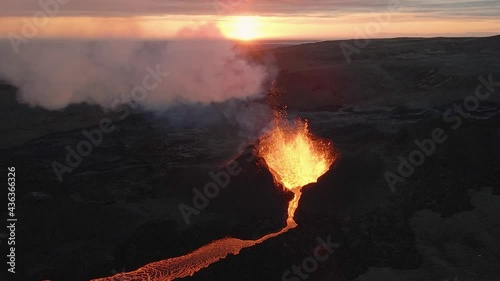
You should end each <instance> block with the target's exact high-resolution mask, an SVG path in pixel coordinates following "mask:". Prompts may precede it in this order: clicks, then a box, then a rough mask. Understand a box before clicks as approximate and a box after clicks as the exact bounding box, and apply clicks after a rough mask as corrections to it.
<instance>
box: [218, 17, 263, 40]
mask: <svg viewBox="0 0 500 281" xmlns="http://www.w3.org/2000/svg"><path fill="white" fill-rule="evenodd" d="M260 25H261V23H260V20H259V17H257V16H237V17H233V18H232V19H231V20H230V21H229V22H228V23H227V25H226V28H224V29H225V30H224V31H225V32H224V33H225V34H226V36H227V37H229V38H233V39H237V40H241V41H251V40H255V39H258V38H259V37H260V36H261V34H260V32H259V27H260Z"/></svg>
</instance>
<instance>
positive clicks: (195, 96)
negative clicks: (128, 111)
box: [0, 24, 268, 112]
mask: <svg viewBox="0 0 500 281" xmlns="http://www.w3.org/2000/svg"><path fill="white" fill-rule="evenodd" d="M178 37H179V38H180V39H179V40H176V41H172V42H141V41H119V40H113V41H93V42H84V41H54V40H51V41H33V42H30V43H28V44H26V45H25V46H23V47H22V48H21V51H20V52H19V54H17V55H16V54H14V52H13V51H12V50H11V49H10V46H6V45H2V47H1V48H3V49H0V54H2V56H3V57H4V58H5V59H2V61H1V62H0V77H2V78H4V79H6V80H7V81H8V82H10V83H12V84H13V85H15V86H16V87H18V89H19V90H18V99H19V101H20V102H23V103H27V104H29V105H31V106H41V107H43V108H46V109H50V110H57V109H63V108H64V107H66V106H68V105H70V104H75V103H82V102H87V103H89V104H97V105H100V106H102V107H104V108H110V107H111V105H112V102H113V100H116V99H119V98H120V97H121V96H122V95H123V94H130V92H131V90H132V89H133V88H134V87H135V86H140V85H142V84H143V80H144V77H145V76H146V75H147V74H148V71H147V70H146V69H147V68H148V67H149V68H151V69H156V70H159V71H160V72H161V73H168V77H165V79H163V80H162V82H161V83H159V84H158V86H157V87H155V88H153V89H152V90H151V91H150V92H149V94H148V95H147V98H146V99H145V100H144V101H142V102H140V105H141V106H142V107H143V108H144V109H146V110H150V111H155V112H161V111H164V110H166V109H168V108H169V107H171V106H173V105H178V104H203V105H206V104H210V103H222V102H225V101H228V100H231V99H238V100H247V99H252V98H256V97H259V95H261V93H262V85H263V83H264V82H265V81H266V79H267V77H268V73H267V68H266V67H265V66H263V65H258V64H255V63H252V62H249V61H248V60H246V59H245V58H243V57H242V56H241V54H239V53H238V51H237V50H236V49H235V47H234V43H233V42H231V41H229V40H226V39H224V38H223V36H222V35H221V33H220V32H219V30H218V29H217V27H216V26H215V25H213V24H205V25H201V26H197V27H191V28H185V29H183V30H181V31H180V32H179V36H178ZM200 38H201V39H200Z"/></svg>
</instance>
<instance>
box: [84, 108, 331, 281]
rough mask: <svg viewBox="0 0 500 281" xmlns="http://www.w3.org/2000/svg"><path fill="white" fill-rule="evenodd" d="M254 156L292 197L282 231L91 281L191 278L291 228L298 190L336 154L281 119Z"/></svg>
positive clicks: (302, 126) (301, 126) (298, 124)
mask: <svg viewBox="0 0 500 281" xmlns="http://www.w3.org/2000/svg"><path fill="white" fill-rule="evenodd" d="M258 154H259V156H260V157H262V159H263V160H264V162H265V164H266V165H267V167H268V168H269V170H270V171H271V173H272V175H273V178H274V181H275V182H276V183H277V184H279V185H281V186H283V187H284V188H286V189H287V190H289V191H291V192H293V193H294V198H293V199H292V201H291V202H290V203H289V205H288V218H287V221H286V222H287V224H286V227H284V228H283V229H281V230H280V231H278V232H275V233H271V234H268V235H265V236H264V237H261V238H259V239H257V240H241V239H237V238H223V239H220V240H216V241H214V242H212V243H210V244H207V245H205V246H203V247H201V248H199V249H197V250H195V251H193V252H191V253H189V254H186V255H184V256H180V257H175V258H170V259H166V260H162V261H158V262H154V263H150V264H148V265H146V266H144V267H141V268H139V269H138V270H136V271H132V272H128V273H121V274H117V275H115V276H112V277H107V278H102V279H95V280H93V281H97V280H99V281H113V280H128V281H142V280H155V281H170V280H174V279H177V278H183V277H187V276H192V275H193V274H195V273H196V272H198V271H200V270H201V269H203V268H206V267H208V266H210V265H211V264H213V263H215V262H217V261H219V260H221V259H224V258H225V257H227V256H228V255H229V254H233V255H237V254H238V253H239V252H240V251H241V250H242V249H244V248H248V247H252V246H254V245H257V244H260V243H262V242H264V241H266V240H268V239H270V238H273V237H276V236H278V235H280V234H282V233H285V232H287V231H288V230H290V229H292V228H295V227H296V226H297V223H296V222H295V220H294V215H295V211H296V209H297V207H298V205H299V200H300V197H301V195H302V192H301V189H302V187H303V186H305V185H307V184H310V183H314V182H316V181H317V180H318V178H319V177H320V176H322V175H323V174H324V173H326V172H327V171H328V170H329V169H330V166H331V165H332V164H333V163H334V162H335V160H336V159H337V157H338V154H337V153H336V152H335V151H334V149H333V147H332V145H331V144H330V143H329V142H327V141H324V140H322V139H319V138H317V137H315V136H313V135H312V134H311V133H309V129H308V125H307V122H305V121H302V120H297V121H295V122H292V123H290V122H288V121H285V118H283V117H277V118H276V120H275V126H274V128H273V129H272V130H271V131H270V132H269V133H268V134H267V135H266V136H264V138H262V139H261V141H260V143H259V147H258Z"/></svg>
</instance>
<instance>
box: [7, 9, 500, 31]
mask: <svg viewBox="0 0 500 281" xmlns="http://www.w3.org/2000/svg"><path fill="white" fill-rule="evenodd" d="M0 7H1V9H0V37H2V38H13V37H16V36H20V37H22V38H26V37H28V38H32V37H36V38H147V39H169V38H176V37H182V36H184V35H185V34H186V32H182V30H184V31H185V30H186V27H190V26H196V25H198V24H200V23H207V22H208V23H216V24H217V26H219V28H220V30H221V32H222V33H223V34H224V35H225V36H227V37H230V38H234V39H241V40H251V39H346V38H359V37H364V38H365V37H370V38H381V37H401V36H418V37H433V36H489V35H496V34H499V33H500V1H499V0H458V1H457V0H273V1H270V0H15V1H11V0H0ZM180 30H181V32H179V31H180ZM16 38H19V37H16Z"/></svg>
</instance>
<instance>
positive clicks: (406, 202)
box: [0, 37, 500, 281]
mask: <svg viewBox="0 0 500 281" xmlns="http://www.w3.org/2000/svg"><path fill="white" fill-rule="evenodd" d="M346 42H348V43H350V44H354V43H353V42H350V41H346ZM339 43H340V42H339V41H330V42H319V43H312V44H304V45H298V46H290V47H283V48H276V49H265V50H261V51H254V52H252V56H253V58H254V59H256V60H261V61H265V62H268V63H269V62H272V63H273V64H275V65H276V66H277V69H279V75H278V77H277V82H276V83H277V85H276V86H277V87H278V88H279V89H280V91H281V92H282V95H281V97H280V103H281V104H282V105H287V106H288V112H289V115H290V117H291V118H292V117H295V116H300V117H302V118H306V119H308V120H309V122H310V127H311V130H312V132H313V133H315V134H316V135H318V136H321V137H324V138H328V139H330V140H332V141H333V142H334V143H335V144H336V146H337V148H338V149H339V150H340V151H341V153H342V159H341V160H340V161H339V162H338V163H336V166H335V168H332V169H331V170H330V171H329V172H328V173H327V174H325V175H324V176H323V177H322V178H320V180H319V182H318V183H316V184H311V185H309V186H307V187H305V191H304V195H303V197H302V200H301V202H300V205H299V208H298V211H297V215H296V221H297V222H298V224H299V226H298V227H297V228H296V229H293V230H291V231H289V232H288V233H285V234H283V235H281V236H279V237H277V238H274V239H271V240H269V241H266V242H264V243H263V244H260V245H257V246H255V247H253V248H249V249H245V250H243V251H242V252H241V253H240V254H239V255H237V256H230V257H228V258H227V259H225V260H223V261H221V262H219V263H216V264H214V265H212V266H211V267H209V268H208V269H205V270H202V271H200V272H199V273H197V274H195V275H194V276H193V277H189V278H185V279H184V280H209V281H223V280H231V281H234V280H239V281H243V280H251V281H271V280H282V274H283V273H284V272H285V271H286V270H289V269H291V268H292V266H293V265H299V264H301V263H302V261H303V260H304V259H305V258H306V257H308V256H310V255H311V253H312V252H313V250H314V249H315V247H316V246H317V245H318V244H317V241H316V238H318V237H322V238H326V237H327V236H328V235H331V237H332V240H333V241H335V242H336V243H338V244H340V246H339V247H338V248H337V249H336V251H335V252H334V254H333V255H332V256H330V257H329V259H328V260H326V261H324V262H322V263H320V265H319V268H318V270H317V271H315V272H314V273H312V274H311V276H310V277H309V279H308V280H315V281H320V280H321V281H323V280H324V281H331V280H336V281H340V280H346V281H347V280H360V281H364V280H366V281H378V280H380V281H382V280H383V281H393V280H394V281H396V280H401V281H403V280H404V281H413V280H414V281H422V280H425V281H427V280H429V281H430V280H432V281H444V280H446V279H448V280H455V278H457V280H459V281H496V280H500V145H499V144H500V87H496V88H495V90H496V91H495V92H494V93H492V94H491V97H490V98H488V99H487V100H484V101H481V102H480V105H479V107H478V108H477V109H476V110H474V111H472V112H468V113H469V114H470V115H468V116H467V118H461V121H462V124H461V125H460V126H459V127H458V128H457V129H453V128H452V125H453V124H454V123H453V122H452V123H450V122H446V121H445V120H444V119H443V114H445V112H447V110H448V109H454V108H455V105H463V102H464V99H465V98H466V97H468V96H471V95H474V93H475V90H476V87H477V85H479V84H480V82H479V81H478V76H480V75H481V76H483V77H485V78H486V79H487V77H488V75H490V74H491V75H492V77H493V81H500V37H490V38H457V39H453V38H435V39H412V38H408V39H385V40H373V41H372V42H371V43H370V44H369V46H368V47H367V48H365V49H362V51H361V53H360V54H356V55H353V56H352V59H353V61H352V63H351V64H348V63H347V62H346V60H345V58H344V55H343V54H342V52H341V49H340V47H339ZM0 91H1V93H0V99H1V103H0V106H1V114H2V118H1V122H2V125H1V126H0V132H1V133H2V141H1V143H0V145H1V146H0V147H1V152H0V153H1V155H2V157H1V160H0V163H1V165H2V167H9V166H15V167H16V177H17V179H16V186H17V189H16V198H17V203H18V206H17V208H16V211H17V217H18V220H19V222H18V229H17V241H18V245H17V255H18V265H17V267H18V268H19V270H20V271H19V273H18V274H19V275H21V276H22V280H27V281H29V280H43V279H50V280H53V281H58V280H71V281H79V280H89V279H91V278H97V277H104V276H111V275H113V274H114V273H117V272H120V271H122V270H125V271H131V270H134V269H137V268H138V267H140V266H142V265H145V264H147V263H149V262H153V261H158V260H161V259H166V258H169V257H175V256H179V255H183V254H185V253H188V252H190V251H192V250H194V249H196V248H198V247H200V246H202V245H204V244H206V243H208V242H210V241H213V240H215V239H219V238H222V237H226V236H233V237H239V238H248V239H250V238H252V239H253V238H257V237H260V236H262V235H264V234H267V233H269V232H273V231H276V230H278V229H280V228H281V227H283V226H284V224H285V217H286V206H287V201H288V200H290V194H287V193H285V192H284V191H282V190H281V188H277V187H275V185H274V183H273V180H272V177H271V174H270V173H269V172H268V171H267V170H266V168H265V167H263V166H262V165H261V164H260V159H258V158H255V159H254V157H251V154H252V148H253V146H252V145H251V144H248V146H247V145H246V144H244V146H247V147H248V149H247V150H245V152H244V154H243V155H237V152H236V151H237V150H236V147H238V146H239V145H240V144H241V143H242V139H241V138H239V136H238V134H237V132H236V131H237V130H236V128H234V127H233V125H232V124H230V123H229V122H228V121H227V120H226V119H225V118H224V117H223V116H222V117H217V118H215V119H214V120H213V121H210V122H209V121H207V122H204V123H202V124H200V123H197V122H193V123H191V124H188V125H183V126H178V125H172V124H170V123H169V121H168V118H165V117H161V116H155V115H152V114H149V113H145V112H136V113H135V114H133V115H131V116H130V117H129V118H127V119H125V120H124V121H119V120H117V119H118V118H117V116H114V115H112V114H109V113H105V112H104V111H102V110H101V109H99V108H97V107H94V106H89V105H85V104H82V105H73V106H70V107H68V108H66V109H64V110H62V111H47V110H44V109H40V108H30V107H28V106H26V105H23V104H19V103H17V101H16V97H15V92H16V89H15V88H14V87H11V86H8V85H7V83H4V85H3V86H1V88H0ZM455 109H456V108H455ZM457 114H458V113H455V114H453V116H456V115H457ZM105 116H107V117H110V118H112V119H113V120H117V121H116V123H115V125H116V126H117V130H116V131H115V132H113V133H110V134H107V135H104V140H103V143H102V144H101V145H100V146H99V147H96V148H94V150H93V152H92V153H91V154H90V155H89V156H88V157H85V158H84V159H83V162H82V164H81V165H80V166H79V167H77V168H76V169H75V170H74V171H73V172H72V173H71V174H67V175H66V176H65V177H64V181H63V182H62V183H61V182H59V181H58V180H57V177H56V176H55V173H54V171H53V169H52V167H51V165H52V162H53V161H58V162H61V163H64V158H65V157H66V153H67V152H66V150H65V147H66V146H67V145H69V146H71V147H75V146H76V145H77V143H78V142H79V141H81V140H84V139H85V137H84V136H83V135H82V132H81V131H82V129H85V128H87V129H89V130H91V129H93V128H95V126H96V124H98V122H99V120H100V119H101V118H103V117H105ZM435 128H442V129H443V130H444V131H445V132H446V134H447V136H448V138H447V140H446V141H445V142H444V143H443V144H438V145H437V146H436V152H435V153H433V154H432V155H430V156H428V157H426V159H425V162H424V163H423V164H422V165H421V166H419V167H416V169H415V172H414V173H413V174H412V175H411V176H410V177H408V178H407V179H406V180H405V181H404V182H403V183H398V184H397V185H396V189H395V192H392V191H391V189H390V187H389V185H388V184H387V182H386V179H385V177H384V173H385V172H386V171H391V172H394V173H396V172H397V169H398V165H399V160H398V156H399V155H401V156H403V157H405V158H408V154H409V153H410V152H411V151H413V150H415V149H417V148H418V147H417V146H416V144H415V143H414V141H415V140H416V139H418V140H423V139H427V138H430V137H431V133H432V131H433V130H434V129H435ZM232 161H237V163H238V164H239V165H240V166H241V167H242V168H243V172H242V173H241V174H240V175H238V176H235V177H233V178H231V181H230V184H229V185H228V186H227V187H226V188H225V189H223V190H222V191H221V193H220V195H219V196H218V197H216V198H214V199H212V200H210V205H209V206H208V208H207V209H205V210H202V211H200V214H199V215H194V216H192V217H191V218H192V222H191V223H190V224H189V225H186V223H185V222H184V220H183V218H182V216H181V213H180V212H179V209H178V205H179V204H180V203H187V204H190V205H192V198H193V191H192V189H193V188H199V189H202V188H203V186H204V185H205V184H207V183H208V182H210V181H212V180H211V178H210V176H209V173H210V172H211V171H219V170H221V169H224V168H225V165H226V164H228V163H231V162H232ZM5 217H6V213H5V212H3V213H2V218H1V219H2V220H4V219H5ZM2 245H4V244H3V243H2ZM297 280H298V279H297Z"/></svg>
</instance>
